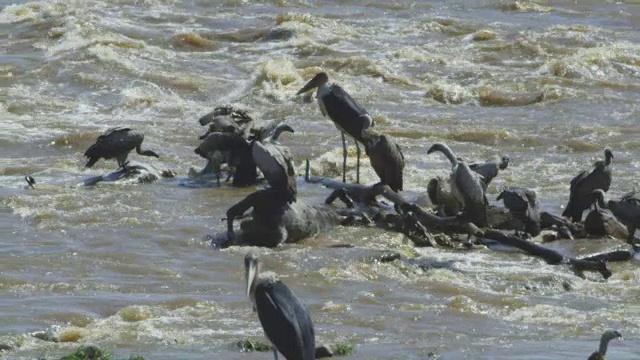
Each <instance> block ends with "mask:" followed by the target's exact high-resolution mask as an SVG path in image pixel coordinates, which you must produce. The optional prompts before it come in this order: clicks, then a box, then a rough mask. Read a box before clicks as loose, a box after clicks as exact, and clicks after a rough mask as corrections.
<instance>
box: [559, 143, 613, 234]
mask: <svg viewBox="0 0 640 360" xmlns="http://www.w3.org/2000/svg"><path fill="white" fill-rule="evenodd" d="M604 156H605V159H604V160H598V161H596V162H595V164H594V168H593V169H592V170H591V172H587V171H586V170H584V171H581V172H580V173H579V174H578V175H576V176H575V177H574V178H573V179H572V180H571V187H570V195H569V202H568V203H567V206H566V207H565V209H564V211H563V212H562V216H565V217H567V218H570V219H571V220H572V221H574V222H579V221H581V220H582V213H583V212H584V211H585V210H586V209H587V208H589V206H590V205H591V204H592V195H591V194H592V192H593V191H594V190H596V189H601V190H602V191H604V192H607V191H609V187H610V186H611V169H610V167H609V166H610V164H611V159H613V153H612V152H611V150H609V149H605V151H604Z"/></svg>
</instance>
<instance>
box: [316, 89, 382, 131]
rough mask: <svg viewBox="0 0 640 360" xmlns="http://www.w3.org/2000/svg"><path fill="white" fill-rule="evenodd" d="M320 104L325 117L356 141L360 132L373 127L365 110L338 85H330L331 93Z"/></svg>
mask: <svg viewBox="0 0 640 360" xmlns="http://www.w3.org/2000/svg"><path fill="white" fill-rule="evenodd" d="M322 102H323V103H324V107H325V109H326V111H327V115H328V116H329V117H330V118H331V120H333V122H334V123H335V124H336V126H337V127H338V128H339V129H340V130H342V131H344V132H346V133H347V134H349V135H350V136H351V137H353V138H355V139H357V140H359V139H360V135H361V133H362V130H364V129H368V128H370V127H372V126H373V121H372V119H371V117H370V116H369V114H368V113H367V110H365V109H364V108H363V107H362V106H360V105H359V104H358V103H357V102H356V101H355V100H354V99H353V98H352V97H351V95H349V93H347V92H346V91H344V90H343V89H342V87H340V86H339V85H332V86H331V91H330V92H329V93H327V94H325V95H324V96H322Z"/></svg>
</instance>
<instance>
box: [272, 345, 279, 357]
mask: <svg viewBox="0 0 640 360" xmlns="http://www.w3.org/2000/svg"><path fill="white" fill-rule="evenodd" d="M273 360H278V350H276V349H275V347H274V349H273Z"/></svg>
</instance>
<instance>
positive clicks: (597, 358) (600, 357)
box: [587, 330, 622, 360]
mask: <svg viewBox="0 0 640 360" xmlns="http://www.w3.org/2000/svg"><path fill="white" fill-rule="evenodd" d="M613 339H622V334H620V332H618V331H616V330H607V331H605V332H604V333H603V334H602V336H601V337H600V346H599V348H598V350H597V351H594V352H593V353H592V354H591V356H589V358H588V359H587V360H605V357H604V356H605V355H606V354H607V348H608V346H609V342H610V341H611V340H613Z"/></svg>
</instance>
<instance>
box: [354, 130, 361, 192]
mask: <svg viewBox="0 0 640 360" xmlns="http://www.w3.org/2000/svg"><path fill="white" fill-rule="evenodd" d="M355 142H356V184H360V144H358V140H355Z"/></svg>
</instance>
